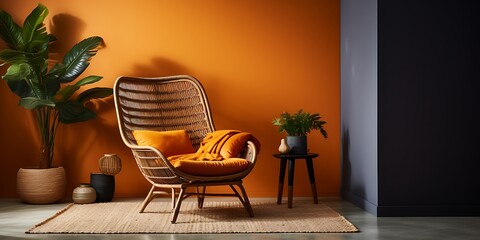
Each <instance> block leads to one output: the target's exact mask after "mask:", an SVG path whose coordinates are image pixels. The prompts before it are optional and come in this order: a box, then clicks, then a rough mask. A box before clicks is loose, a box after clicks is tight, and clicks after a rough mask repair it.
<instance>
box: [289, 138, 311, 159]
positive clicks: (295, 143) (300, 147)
mask: <svg viewBox="0 0 480 240" xmlns="http://www.w3.org/2000/svg"><path fill="white" fill-rule="evenodd" d="M287 145H288V146H289V147H290V154H292V155H306V154H307V151H308V150H307V136H287Z"/></svg>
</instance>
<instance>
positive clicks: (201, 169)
mask: <svg viewBox="0 0 480 240" xmlns="http://www.w3.org/2000/svg"><path fill="white" fill-rule="evenodd" d="M170 163H172V165H173V166H174V167H175V168H177V169H178V170H180V171H182V172H184V173H188V174H191V175H196V176H210V177H211V176H224V175H229V174H235V173H239V172H241V171H243V170H245V169H246V168H247V167H248V166H249V165H250V162H249V161H247V160H245V159H243V158H229V159H224V160H221V161H196V160H178V161H175V160H172V161H170Z"/></svg>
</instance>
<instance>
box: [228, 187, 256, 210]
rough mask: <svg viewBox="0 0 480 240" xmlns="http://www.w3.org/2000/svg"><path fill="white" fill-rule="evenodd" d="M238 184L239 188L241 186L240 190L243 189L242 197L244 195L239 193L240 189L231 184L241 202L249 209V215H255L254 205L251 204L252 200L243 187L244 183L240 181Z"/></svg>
mask: <svg viewBox="0 0 480 240" xmlns="http://www.w3.org/2000/svg"><path fill="white" fill-rule="evenodd" d="M237 186H238V188H240V191H242V195H243V197H242V195H240V194H239V193H238V191H237V190H236V189H235V188H234V187H233V186H232V185H230V188H232V190H233V191H234V192H235V195H237V197H238V199H240V202H242V204H243V207H244V208H245V210H246V211H247V213H248V215H249V216H250V217H253V216H254V214H253V209H252V205H251V204H250V200H248V196H247V192H246V191H245V188H244V187H243V184H242V183H239V184H237Z"/></svg>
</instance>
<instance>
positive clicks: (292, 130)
mask: <svg viewBox="0 0 480 240" xmlns="http://www.w3.org/2000/svg"><path fill="white" fill-rule="evenodd" d="M320 119H321V116H320V114H318V113H314V114H310V113H308V112H304V111H303V110H302V109H300V110H298V112H296V113H295V114H290V113H288V112H283V113H282V114H280V117H277V118H275V119H274V120H273V121H272V123H273V125H274V126H278V131H279V132H286V133H287V138H286V144H287V145H288V147H289V149H290V151H289V154H295V155H305V154H307V152H308V150H307V134H308V133H310V132H311V131H312V130H319V131H320V133H321V134H322V135H323V137H324V138H327V137H328V135H327V131H326V130H325V129H324V128H323V125H324V124H325V123H326V122H325V121H322V120H320Z"/></svg>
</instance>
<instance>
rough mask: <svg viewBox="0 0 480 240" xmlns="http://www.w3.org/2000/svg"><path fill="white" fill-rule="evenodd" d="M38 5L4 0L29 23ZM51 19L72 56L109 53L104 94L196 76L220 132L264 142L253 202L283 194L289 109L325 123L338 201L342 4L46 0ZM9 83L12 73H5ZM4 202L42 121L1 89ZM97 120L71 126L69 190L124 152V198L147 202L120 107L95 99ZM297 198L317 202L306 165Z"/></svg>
mask: <svg viewBox="0 0 480 240" xmlns="http://www.w3.org/2000/svg"><path fill="white" fill-rule="evenodd" d="M37 2H38V1H27V0H24V1H11V0H0V6H1V8H2V9H3V10H5V11H7V12H9V13H11V14H12V15H13V16H14V19H15V20H16V21H17V22H19V21H22V20H23V19H24V18H25V17H26V15H27V14H28V13H29V12H30V11H31V10H32V9H33V8H34V7H35V6H36V4H37ZM40 2H42V3H43V4H45V5H46V6H47V7H48V8H49V10H50V14H49V17H48V19H47V20H46V24H47V27H48V30H49V31H50V32H52V33H53V34H55V35H56V37H57V38H58V44H57V49H59V51H60V53H64V52H65V51H66V49H69V48H70V47H71V46H72V45H73V44H74V43H76V42H78V41H80V40H81V39H83V38H86V37H89V36H92V35H99V36H101V37H103V38H104V40H105V43H106V46H105V48H103V49H101V50H100V51H99V52H98V54H97V56H96V57H95V58H94V59H93V60H92V64H91V65H90V67H89V69H88V70H87V73H86V74H96V75H101V76H104V80H103V81H101V82H100V83H98V84H97V86H110V87H111V86H113V83H114V81H115V79H116V78H117V77H119V76H122V75H125V76H127V75H128V76H165V75H175V74H189V75H193V76H195V77H196V78H198V79H199V80H200V81H202V83H203V84H204V87H205V89H206V91H207V94H208V95H209V100H210V101H211V108H212V112H213V117H214V121H215V124H216V127H217V129H241V130H245V131H249V132H251V133H253V134H254V135H256V136H257V137H258V138H259V140H260V141H261V143H262V150H261V152H260V155H259V158H258V164H257V165H256V167H255V169H254V171H253V172H252V173H251V175H250V176H248V177H247V178H246V179H245V186H246V188H247V191H248V192H249V194H250V196H270V197H272V196H276V191H277V186H278V185H277V184H278V171H279V166H278V165H279V162H278V160H277V159H274V158H273V157H272V156H271V154H272V153H275V152H276V151H277V148H278V145H279V143H280V139H281V138H282V137H284V135H283V134H280V133H278V132H277V129H276V128H275V127H274V126H272V124H271V121H272V119H273V118H274V117H275V116H278V115H279V113H281V112H282V111H292V112H293V111H296V110H298V109H300V108H303V109H304V110H306V111H310V112H319V113H321V115H322V116H323V117H324V120H325V121H327V122H328V123H327V125H326V129H327V131H328V133H329V138H328V139H323V138H321V136H320V134H319V133H318V132H315V133H313V134H310V135H309V138H308V141H309V148H310V149H311V151H313V152H318V153H320V155H321V156H320V157H319V158H317V159H316V160H315V162H314V164H315V170H316V180H317V187H318V193H319V195H321V196H338V195H339V185H340V137H339V129H340V126H339V123H340V75H339V71H340V65H339V62H340V54H339V37H340V32H339V31H340V30H339V29H340V28H339V27H340V16H339V12H340V3H339V1H338V0H316V1H315V0H312V1H307V0H303V1H295V0H291V1H283V0H282V1H279V0H262V1H257V0H249V1H224V0H205V1H193V0H192V1H187V0H184V1H173V0H172V1H159V0H140V1H136V2H132V1H116V0H102V1H98V0H83V1H76V0H68V1H66V0H65V1H54V0H51V1H40ZM0 72H1V74H2V75H3V73H4V72H5V67H3V68H0ZM0 98H1V101H0V116H1V117H0V121H1V124H0V132H1V133H2V135H3V136H2V138H0V141H1V144H0V148H1V157H0V166H1V167H0V187H1V193H0V197H15V196H16V193H15V176H16V172H17V170H18V169H19V168H20V167H26V166H31V165H34V164H36V161H37V159H38V156H39V151H38V144H39V141H38V138H37V133H36V132H35V131H34V129H35V128H34V126H33V124H34V122H33V119H32V115H31V114H30V112H28V111H27V110H24V109H22V108H20V107H18V106H17V101H18V99H17V97H16V96H14V95H13V94H12V93H11V92H10V91H9V90H8V89H7V86H6V84H5V83H4V81H1V83H0ZM97 109H98V110H99V115H98V118H97V119H95V120H93V121H89V122H85V123H78V124H74V125H61V127H60V129H59V134H58V136H57V142H56V144H57V145H56V146H57V149H56V152H55V154H56V155H55V163H56V164H57V165H62V166H64V168H65V169H66V172H67V179H68V189H67V192H68V194H69V195H70V194H71V192H72V190H73V189H74V188H75V187H76V186H77V185H78V184H79V183H81V182H88V181H89V174H90V173H91V172H96V171H98V159H99V158H100V157H101V156H103V154H104V153H117V154H118V155H119V156H120V157H121V159H122V164H123V170H122V172H121V173H119V174H118V175H117V176H116V184H117V188H116V196H117V197H127V196H144V195H145V194H146V193H147V192H148V190H149V185H148V183H147V181H146V180H144V179H143V177H142V176H141V174H140V173H139V171H138V170H137V167H136V165H135V162H134V160H133V157H132V155H131V153H130V152H129V150H128V149H127V148H126V147H125V146H124V145H123V143H122V142H121V139H120V135H119V133H118V130H117V122H116V116H115V112H114V106H113V101H112V100H111V99H108V100H105V101H100V102H98V103H97ZM295 195H296V196H310V188H309V184H308V177H307V172H306V168H305V165H304V163H303V162H299V163H298V164H297V166H296V178H295Z"/></svg>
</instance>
